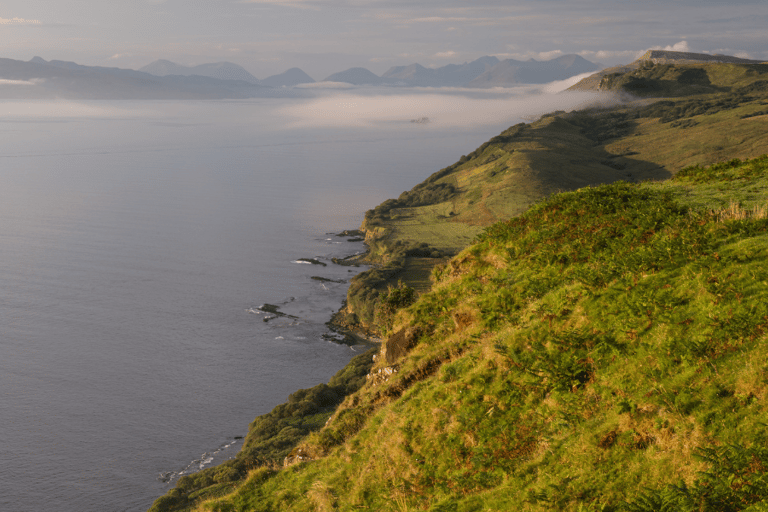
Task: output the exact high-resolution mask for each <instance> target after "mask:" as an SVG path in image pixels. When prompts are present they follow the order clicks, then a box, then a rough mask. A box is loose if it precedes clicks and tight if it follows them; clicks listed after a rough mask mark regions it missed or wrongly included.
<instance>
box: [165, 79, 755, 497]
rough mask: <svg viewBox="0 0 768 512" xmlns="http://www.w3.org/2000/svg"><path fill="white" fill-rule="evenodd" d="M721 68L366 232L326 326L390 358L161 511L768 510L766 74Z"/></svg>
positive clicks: (263, 431) (309, 404)
mask: <svg viewBox="0 0 768 512" xmlns="http://www.w3.org/2000/svg"><path fill="white" fill-rule="evenodd" d="M721 66H723V67H721V68H718V67H717V66H716V65H706V66H703V67H702V66H699V67H698V68H697V69H705V72H706V75H707V77H709V78H708V79H709V83H710V85H711V84H714V85H711V86H712V87H714V89H712V91H710V92H706V93H704V94H697V95H694V96H691V95H688V96H680V97H674V95H671V97H666V98H664V99H656V100H647V99H646V100H642V101H633V102H631V103H627V104H624V105H621V106H618V107H616V108H613V109H606V110H594V111H579V112H572V113H554V114H551V115H547V116H544V117H543V118H542V119H540V120H539V121H537V122H534V123H531V124H528V125H517V126H513V127H511V128H510V129H508V130H506V131H505V132H503V133H502V134H500V135H499V136H497V137H494V138H493V139H491V140H490V141H488V142H487V143H485V144H483V145H482V146H481V147H480V148H478V149H477V150H476V151H474V152H473V153H472V154H470V155H467V156H465V157H462V158H461V160H460V161H459V162H457V163H456V164H454V165H452V166H449V167H447V168H445V169H442V170H440V171H438V172H437V173H435V174H433V175H432V176H431V177H429V178H428V179H427V180H425V181H424V182H423V183H422V184H420V185H418V186H417V187H415V188H414V189H412V190H410V191H408V192H404V193H403V194H402V195H401V196H400V197H399V198H397V199H391V200H389V201H385V202H384V203H383V204H382V205H379V206H378V207H376V208H375V209H373V210H371V211H369V212H368V213H367V214H366V218H365V221H364V224H363V229H364V230H365V231H366V236H367V242H368V245H369V247H370V250H371V251H370V254H369V257H370V259H371V260H373V261H375V262H377V263H378V264H379V266H378V267H377V268H375V269H373V270H371V271H368V272H365V273H363V274H360V275H359V277H357V278H355V279H354V280H353V282H352V284H351V286H350V290H349V293H348V308H347V309H346V311H343V312H341V313H340V314H339V315H338V317H337V322H340V323H344V322H346V323H347V324H352V325H356V326H357V327H368V328H369V329H371V330H373V331H375V332H377V333H383V334H386V335H391V336H389V338H388V340H387V342H385V343H384V344H383V346H382V349H381V351H380V353H379V354H378V355H377V356H376V357H375V359H372V355H371V354H369V355H367V356H360V357H358V358H356V359H355V360H353V363H352V364H351V365H350V367H348V368H347V370H346V371H345V372H341V373H340V375H339V376H337V377H335V378H334V379H333V380H332V381H331V382H330V383H329V384H328V385H327V386H326V385H321V386H318V387H316V388H313V389H312V390H302V391H300V392H297V393H296V394H294V395H292V396H291V399H290V401H289V403H288V404H285V405H283V406H279V407H278V408H276V409H275V410H274V411H272V413H270V414H269V415H265V416H263V417H260V418H257V419H256V420H255V421H254V423H253V424H252V425H251V431H250V433H249V435H248V437H247V439H246V443H245V447H244V448H243V451H242V452H241V454H240V455H238V457H237V459H235V460H234V461H231V462H228V463H226V464H225V465H222V466H219V467H217V468H211V469H209V470H207V471H205V472H202V473H200V474H197V475H192V476H189V477H185V478H183V479H181V480H180V481H179V482H178V485H177V486H176V488H174V489H172V490H171V491H170V492H169V493H168V494H167V495H166V496H164V497H161V498H160V499H158V501H157V502H156V503H155V506H154V507H153V509H152V510H153V511H155V512H160V511H176V510H179V511H180V510H216V511H235V510H237V511H240V510H242V511H245V510H263V511H267V510H270V511H272V510H274V511H278V510H279V511H282V510H302V511H303V510H335V509H339V510H385V511H386V510H398V511H405V510H434V511H464V510H606V511H610V510H746V509H747V507H748V506H752V504H754V503H757V502H759V501H760V500H762V499H764V498H766V497H767V496H768V471H767V470H766V468H768V451H766V450H765V449H763V448H762V446H763V445H764V444H765V441H766V439H765V438H764V437H765V435H764V433H763V430H764V429H765V423H766V419H767V418H766V408H765V406H764V403H765V399H766V398H768V373H767V372H768V349H766V348H764V347H765V346H766V344H765V342H766V341H768V339H766V336H768V335H767V334H766V329H768V306H766V305H765V304H768V301H766V299H767V298H768V297H766V295H767V294H768V266H766V265H765V261H766V257H767V256H768V231H767V230H768V220H767V219H766V207H768V157H766V156H762V157H761V156H760V155H764V154H766V153H768V137H767V136H766V135H768V124H766V123H768V91H767V90H766V85H768V67H765V66H763V67H761V66H753V65H750V66H743V65H739V66H735V65H730V64H728V65H721ZM733 66H735V67H733ZM732 67H733V69H731V68H732ZM639 71H641V72H645V73H647V74H648V75H647V76H648V78H649V79H650V80H660V81H662V82H664V81H666V80H672V81H674V80H677V78H674V77H678V78H679V77H680V76H686V75H685V70H684V69H682V67H680V66H677V67H667V68H664V70H662V69H661V68H659V67H647V69H640V70H639ZM662 71H663V72H662ZM695 73H699V72H695ZM695 73H694V74H695ZM699 75H700V73H699ZM638 76H640V75H637V76H636V77H635V78H637V77H638ZM670 77H672V78H670ZM699 80H700V81H701V77H700V76H699ZM620 82H621V80H617V82H616V83H615V84H614V85H612V87H614V86H615V87H617V88H619V89H620V88H622V87H623V85H622V84H621V83H620ZM662 85H663V87H662V88H663V89H664V90H665V91H666V92H667V93H669V91H670V89H669V88H668V87H667V86H668V85H669V84H662ZM681 87H688V84H683V85H682V86H681ZM671 90H672V91H674V87H672V89H671ZM739 159H741V160H739ZM748 159H751V160H748ZM718 161H720V162H724V163H721V164H717V165H709V166H707V165H708V164H711V163H712V162H718ZM649 180H654V181H649ZM662 180H663V181H662ZM601 183H603V185H599V184H601ZM589 185H592V186H589ZM545 198H547V199H545ZM510 219H511V220H510ZM404 352H407V355H405V356H403V355H402V354H403V353H404ZM345 397H346V398H345ZM283 462H284V463H285V464H286V467H285V468H283V465H282V463H283ZM665 507H666V508H665ZM755 507H757V508H751V509H750V510H753V511H754V510H768V507H766V508H764V509H763V508H759V507H760V506H758V505H756V506H755Z"/></svg>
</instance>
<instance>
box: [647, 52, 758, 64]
mask: <svg viewBox="0 0 768 512" xmlns="http://www.w3.org/2000/svg"><path fill="white" fill-rule="evenodd" d="M638 60H639V61H650V62H653V63H654V64H700V63H702V62H716V63H721V64H760V63H762V61H759V60H749V59H741V58H739V57H733V56H730V55H717V54H715V55H710V54H707V53H689V52H671V51H666V50H648V51H647V52H645V54H643V56H642V57H640V58H639V59H638Z"/></svg>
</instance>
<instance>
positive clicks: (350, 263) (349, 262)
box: [331, 254, 360, 267]
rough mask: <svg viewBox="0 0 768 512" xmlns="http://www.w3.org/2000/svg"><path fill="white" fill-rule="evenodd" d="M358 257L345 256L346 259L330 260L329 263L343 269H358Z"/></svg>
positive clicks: (356, 255)
mask: <svg viewBox="0 0 768 512" xmlns="http://www.w3.org/2000/svg"><path fill="white" fill-rule="evenodd" d="M359 260H360V255H359V254H355V255H353V256H347V257H346V258H331V261H332V262H333V263H335V264H336V265H341V266H343V267H359V266H360V262H359Z"/></svg>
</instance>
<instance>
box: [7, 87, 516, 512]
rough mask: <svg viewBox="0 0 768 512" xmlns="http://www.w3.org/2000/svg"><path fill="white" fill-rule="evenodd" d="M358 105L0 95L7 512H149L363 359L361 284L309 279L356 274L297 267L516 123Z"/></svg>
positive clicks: (335, 248)
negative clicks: (343, 337)
mask: <svg viewBox="0 0 768 512" xmlns="http://www.w3.org/2000/svg"><path fill="white" fill-rule="evenodd" d="M344 94H345V95H346V96H345V97H344V99H343V101H342V100H341V99H339V97H337V96H334V94H328V95H326V96H324V97H323V98H322V99H321V100H306V99H304V100H301V99H293V100H257V101H241V102H199V103H192V102H111V103H99V102H93V103H81V104H76V105H73V104H68V103H23V102H0V141H2V142H0V454H2V461H3V464H2V465H1V466H0V510H14V511H40V510H55V511H78V512H82V511H94V512H103V511H141V510H146V509H147V508H148V507H149V506H150V505H151V504H152V502H153V500H154V499H155V498H157V497H158V496H160V495H161V494H163V493H164V492H165V491H166V490H167V489H168V487H169V485H171V484H168V483H164V482H162V481H161V480H160V479H159V478H158V477H159V476H160V475H161V474H164V475H168V476H177V475H178V474H180V473H182V472H184V471H193V470H196V469H199V468H200V467H201V466H205V465H207V464H211V463H215V462H217V461H220V460H223V459H225V458H228V457H230V456H232V455H234V453H235V452H236V450H237V449H238V448H239V444H238V442H237V441H236V439H235V438H236V437H237V436H242V435H244V434H245V433H246V431H247V426H248V423H249V422H250V421H251V420H253V418H254V417H255V416H257V415H259V414H263V413H265V412H268V411H269V410H271V408H272V407H274V406H275V405H277V404H279V403H282V402H284V401H285V400H286V399H287V397H288V395H289V394H290V393H291V392H293V391H295V390H296V389H299V388H304V387H309V386H313V385H315V384H317V383H320V382H326V381H327V380H328V378H329V377H330V376H331V375H332V374H334V373H335V372H336V371H337V370H338V369H340V368H341V367H342V366H343V365H344V364H346V363H347V362H348V360H349V359H350V358H351V357H352V356H354V354H355V352H354V350H353V349H350V348H349V347H345V346H341V345H337V344H333V343H330V342H328V341H326V340H325V339H323V337H322V335H323V334H325V333H326V332H327V331H326V329H325V327H324V325H323V324H324V322H325V321H327V320H328V318H329V317H330V315H331V313H332V312H333V311H335V310H336V309H338V307H339V305H340V304H341V300H342V299H343V297H344V294H345V292H346V287H347V285H346V284H333V283H321V282H318V281H315V280H312V279H310V278H311V277H312V276H314V275H319V276H324V277H329V278H333V279H348V278H350V277H351V276H352V275H353V273H351V272H349V269H347V268H344V267H338V266H334V265H332V264H330V261H328V263H329V265H328V266H327V267H319V266H313V265H303V264H299V263H296V260H297V258H301V257H308V258H313V257H317V258H319V259H321V260H330V258H331V257H333V256H344V255H348V254H351V253H353V252H357V251H361V250H363V247H362V245H361V244H360V243H351V242H348V241H346V239H344V238H338V237H335V236H332V235H329V233H334V232H338V231H340V230H343V229H347V228H356V227H358V226H359V224H360V222H361V220H362V217H363V213H364V211H365V210H366V209H369V208H372V207H374V206H375V205H377V204H378V203H380V202H381V201H383V200H384V199H387V198H389V197H395V196H397V195H398V194H399V193H400V192H402V191H403V190H406V189H409V188H411V187H412V186H413V185H415V184H417V183H419V182H420V181H422V180H423V179H424V178H425V177H427V176H428V175H429V174H430V173H432V172H434V171H436V170H438V169H440V168H442V167H444V166H446V165H449V164H451V163H453V162H454V161H456V160H457V159H458V158H459V157H460V156H461V155H462V154H464V153H468V152H470V151H472V150H473V149H474V148H475V147H477V146H478V145H479V144H480V143H482V142H484V141H485V140H487V139H488V138H489V137H491V136H493V135H496V134H497V133H498V132H499V131H500V130H501V129H503V128H506V127H507V126H509V125H511V124H514V123H515V122H517V121H518V119H516V118H514V116H512V115H508V114H503V115H501V116H500V115H499V113H498V112H497V111H498V108H497V107H491V108H489V109H488V112H494V115H490V114H488V115H487V118H486V119H479V120H478V119H475V122H473V123H464V124H468V125H469V126H467V127H461V126H460V125H461V123H451V122H448V123H444V124H441V123H440V122H439V119H438V120H435V121H434V122H432V123H427V124H418V123H410V122H408V121H409V117H417V118H418V117H421V116H422V112H420V111H416V110H418V108H417V107H418V105H419V100H418V98H417V100H416V103H415V106H414V104H413V103H406V104H403V103H402V102H401V101H400V99H401V98H399V99H397V101H399V103H396V104H395V103H392V104H391V105H390V107H389V108H385V107H381V101H382V99H381V98H378V99H376V98H373V101H372V98H371V97H361V98H359V100H360V103H359V104H358V103H355V101H356V100H354V97H352V98H353V100H352V103H354V104H350V97H351V96H349V94H350V93H348V92H345V93H344ZM446 98H447V99H446V100H445V101H446V103H445V105H448V107H446V106H445V105H443V106H442V107H440V106H438V107H434V108H437V109H438V110H437V111H438V112H447V113H446V116H448V114H451V115H454V116H457V115H458V116H461V115H462V114H461V111H451V112H449V110H450V108H449V107H450V105H453V104H455V103H456V102H457V101H458V102H460V101H464V100H465V99H466V98H464V99H459V100H457V99H456V98H457V97H456V96H448V97H446ZM452 98H453V99H452ZM411 99H412V98H411ZM432 99H434V98H432ZM389 100H392V101H394V100H395V98H394V97H392V98H389ZM389 100H387V101H389ZM377 101H378V102H379V103H377ZM409 101H410V100H409ZM423 101H424V102H427V101H429V98H427V97H426V95H425V96H424V98H423ZM334 102H335V103H334ZM385 103H386V102H385ZM334 104H335V105H336V112H340V113H341V114H343V115H341V114H340V116H339V117H338V119H336V121H338V122H336V121H334V122H331V123H328V122H327V121H328V119H329V116H331V115H330V114H329V112H331V113H332V112H334ZM361 105H362V106H361ZM372 105H377V106H375V107H373V106H372ZM379 108H383V109H384V110H381V111H380V110H377V109H379ZM398 108H399V109H400V110H399V111H398V110H397V109H398ZM446 108H448V110H446ZM441 109H442V110H441ZM433 110H434V109H433ZM433 110H429V108H427V106H426V103H425V109H424V110H423V111H425V112H429V113H432V115H434V113H433ZM382 112H383V113H382ZM393 112H394V113H393ZM410 112H413V115H412V116H411V115H409V113H410ZM457 112H458V113H457ZM483 115H485V114H483V112H480V116H481V117H482V116H483ZM331 118H332V119H335V118H333V116H331ZM263 303H272V304H278V305H282V307H283V311H285V312H287V313H291V314H293V315H295V316H297V317H299V318H300V320H298V321H284V320H275V321H271V322H269V323H265V322H263V316H262V315H260V314H257V313H254V308H256V307H258V306H259V305H261V304H263Z"/></svg>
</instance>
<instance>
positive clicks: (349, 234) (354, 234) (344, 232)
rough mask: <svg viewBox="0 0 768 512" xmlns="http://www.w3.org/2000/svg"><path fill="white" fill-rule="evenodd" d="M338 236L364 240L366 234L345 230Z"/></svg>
mask: <svg viewBox="0 0 768 512" xmlns="http://www.w3.org/2000/svg"><path fill="white" fill-rule="evenodd" d="M336 236H354V237H357V238H362V237H364V236H365V233H363V232H362V231H360V230H359V229H345V230H344V231H342V232H341V233H336Z"/></svg>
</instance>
